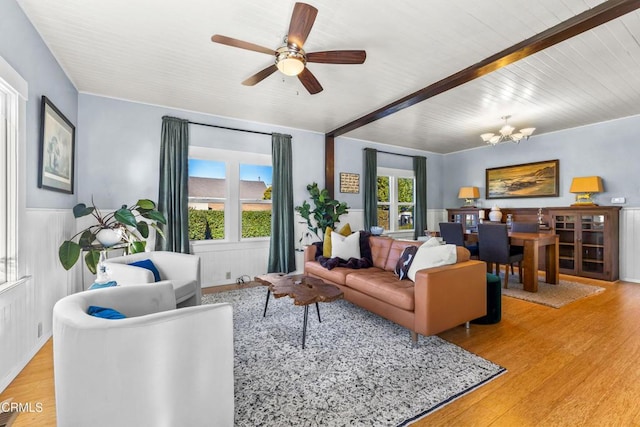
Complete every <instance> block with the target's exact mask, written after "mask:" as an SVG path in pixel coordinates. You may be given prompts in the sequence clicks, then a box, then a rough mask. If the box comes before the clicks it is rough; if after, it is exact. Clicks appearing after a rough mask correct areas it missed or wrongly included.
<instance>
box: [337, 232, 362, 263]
mask: <svg viewBox="0 0 640 427" xmlns="http://www.w3.org/2000/svg"><path fill="white" fill-rule="evenodd" d="M336 257H338V258H342V259H344V260H349V258H357V259H360V232H359V231H356V232H355V233H353V234H350V235H348V236H346V237H345V236H343V235H342V234H339V233H336V232H335V231H332V232H331V258H336Z"/></svg>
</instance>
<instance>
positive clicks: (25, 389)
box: [0, 277, 640, 427]
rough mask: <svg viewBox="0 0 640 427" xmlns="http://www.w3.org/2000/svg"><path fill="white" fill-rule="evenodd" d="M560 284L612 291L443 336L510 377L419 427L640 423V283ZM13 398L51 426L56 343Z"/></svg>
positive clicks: (20, 421) (21, 378)
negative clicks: (37, 409)
mask: <svg viewBox="0 0 640 427" xmlns="http://www.w3.org/2000/svg"><path fill="white" fill-rule="evenodd" d="M564 278H567V279H570V280H575V281H580V282H582V283H587V284H597V285H600V286H603V287H605V288H606V291H605V292H603V293H601V294H599V295H596V296H593V297H589V298H585V299H583V300H580V301H577V302H574V303H572V304H569V305H567V306H565V307H562V308H560V309H554V308H549V307H544V306H541V305H538V304H533V303H529V302H525V301H520V300H516V299H513V298H508V297H504V298H503V299H502V309H503V311H502V321H501V322H500V323H498V324H496V325H472V326H471V329H469V330H466V329H465V328H464V327H458V328H454V329H452V330H449V331H447V332H445V333H443V334H441V335H440V336H441V337H442V338H444V339H446V340H447V341H450V342H453V343H455V344H457V345H459V346H461V347H463V348H465V349H467V350H469V351H472V352H474V353H476V354H478V355H480V356H482V357H484V358H487V359H489V360H491V361H493V362H495V363H497V364H499V365H501V366H504V367H505V368H507V370H508V372H507V373H506V374H504V375H502V376H501V377H499V378H497V379H495V380H493V381H492V382H490V383H488V384H486V385H484V386H482V387H480V388H479V389H477V390H475V391H473V392H471V393H469V394H467V395H466V396H463V397H462V398H460V399H458V400H456V401H454V402H452V403H451V404H449V405H447V406H445V407H444V408H442V409H440V410H439V411H437V412H435V413H433V414H431V415H430V416H428V417H426V418H424V419H422V420H420V421H418V422H416V423H415V424H414V425H415V426H440V425H442V426H470V425H474V426H516V425H517V426H557V425H561V426H631V425H640V405H638V404H637V401H638V399H639V397H638V396H640V322H639V321H638V319H640V284H634V283H627V282H616V283H610V282H600V281H597V280H589V279H582V278H574V277H564ZM231 286H235V285H231ZM244 286H247V285H244ZM216 290H219V289H216ZM211 291H214V290H211ZM9 397H13V398H14V402H21V403H26V402H32V403H33V405H35V403H37V402H41V403H42V405H43V409H44V410H43V411H42V412H41V413H36V412H33V413H21V414H20V415H19V416H18V418H17V420H16V422H15V424H14V427H21V426H22V427H26V426H29V427H31V426H36V425H37V426H55V399H54V387H53V368H52V344H51V340H49V342H47V344H46V345H45V346H44V347H43V348H42V349H41V350H40V351H39V352H38V354H37V355H36V356H35V357H34V358H33V359H32V360H31V362H29V364H28V365H27V367H26V368H25V369H24V370H23V371H22V372H21V373H20V375H18V377H17V378H16V379H15V380H14V381H13V382H12V383H11V384H10V385H9V387H8V388H7V389H6V390H5V391H4V392H3V393H2V394H1V395H0V401H2V400H4V399H6V398H9Z"/></svg>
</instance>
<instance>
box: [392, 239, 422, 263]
mask: <svg viewBox="0 0 640 427" xmlns="http://www.w3.org/2000/svg"><path fill="white" fill-rule="evenodd" d="M421 244H422V242H418V241H414V240H393V243H391V247H390V248H389V255H387V262H386V263H385V265H384V269H385V270H387V271H393V270H395V268H396V264H397V263H398V260H399V259H400V257H401V256H402V252H403V251H404V248H406V247H407V246H420V245H421Z"/></svg>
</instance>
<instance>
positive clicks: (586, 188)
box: [569, 176, 603, 206]
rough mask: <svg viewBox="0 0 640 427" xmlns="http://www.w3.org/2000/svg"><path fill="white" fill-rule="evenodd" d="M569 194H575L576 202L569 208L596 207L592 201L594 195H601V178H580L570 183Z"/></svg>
mask: <svg viewBox="0 0 640 427" xmlns="http://www.w3.org/2000/svg"><path fill="white" fill-rule="evenodd" d="M569 191H570V192H571V193H576V202H575V203H574V204H572V205H571V206H597V205H596V203H595V202H594V201H593V198H592V195H593V194H594V193H602V191H603V187H602V178H600V177H599V176H580V177H576V178H573V181H571V188H569Z"/></svg>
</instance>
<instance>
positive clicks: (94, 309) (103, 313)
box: [87, 305, 127, 319]
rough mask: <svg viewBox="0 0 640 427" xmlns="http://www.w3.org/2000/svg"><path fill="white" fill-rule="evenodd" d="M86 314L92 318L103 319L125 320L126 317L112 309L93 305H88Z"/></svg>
mask: <svg viewBox="0 0 640 427" xmlns="http://www.w3.org/2000/svg"><path fill="white" fill-rule="evenodd" d="M87 314H88V315H90V316H94V317H101V318H103V319H126V318H127V316H125V315H124V314H122V313H120V312H119V311H117V310H114V309H113V308H106V307H98V306H95V305H90V306H89V308H88V309H87Z"/></svg>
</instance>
